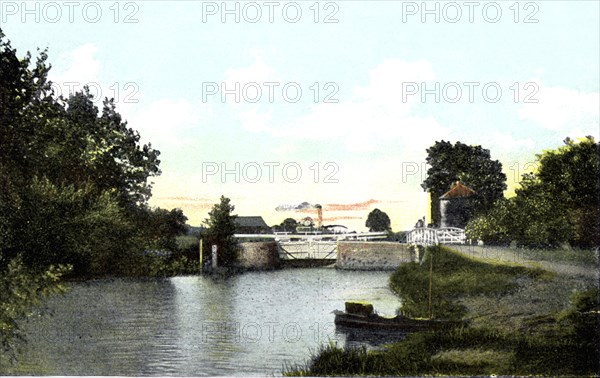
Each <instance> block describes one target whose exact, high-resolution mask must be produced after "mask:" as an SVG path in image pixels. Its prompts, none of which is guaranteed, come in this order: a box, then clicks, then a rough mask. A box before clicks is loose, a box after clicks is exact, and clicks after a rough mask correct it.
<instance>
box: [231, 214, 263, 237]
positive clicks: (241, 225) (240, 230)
mask: <svg viewBox="0 0 600 378" xmlns="http://www.w3.org/2000/svg"><path fill="white" fill-rule="evenodd" d="M235 224H236V230H235V233H236V234H269V233H271V227H269V226H268V225H267V224H266V223H265V220H264V219H263V218H262V217H260V216H249V217H241V216H238V217H237V218H236V219H235Z"/></svg>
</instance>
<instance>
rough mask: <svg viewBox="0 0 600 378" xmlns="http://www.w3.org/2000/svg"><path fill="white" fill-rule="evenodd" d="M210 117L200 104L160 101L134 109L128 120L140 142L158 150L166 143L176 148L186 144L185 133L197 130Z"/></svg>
mask: <svg viewBox="0 0 600 378" xmlns="http://www.w3.org/2000/svg"><path fill="white" fill-rule="evenodd" d="M210 116H211V109H210V108H209V107H207V105H206V104H204V103H197V104H194V103H191V102H189V101H187V100H182V99H179V100H171V99H161V100H158V101H155V102H153V103H151V104H150V105H149V106H148V107H144V108H139V109H137V111H136V113H135V114H133V116H131V117H130V119H129V121H130V124H131V125H134V126H133V127H134V128H135V129H136V130H138V131H139V132H140V135H141V136H142V139H143V140H145V141H151V142H153V144H154V145H155V146H159V147H160V146H165V145H167V144H168V145H171V146H179V145H182V144H185V143H186V140H187V139H186V138H185V132H186V131H188V130H190V129H192V128H194V127H199V124H200V123H201V122H203V121H206V119H208V118H209V117H210ZM159 149H160V148H159Z"/></svg>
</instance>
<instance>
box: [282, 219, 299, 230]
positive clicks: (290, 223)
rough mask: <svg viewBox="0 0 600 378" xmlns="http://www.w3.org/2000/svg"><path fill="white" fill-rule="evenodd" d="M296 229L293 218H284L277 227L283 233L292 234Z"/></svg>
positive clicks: (295, 222) (296, 223)
mask: <svg viewBox="0 0 600 378" xmlns="http://www.w3.org/2000/svg"><path fill="white" fill-rule="evenodd" d="M296 227H298V222H297V221H296V220H295V219H293V218H285V219H284V220H283V222H281V224H280V225H279V229H280V230H281V231H283V232H294V231H296Z"/></svg>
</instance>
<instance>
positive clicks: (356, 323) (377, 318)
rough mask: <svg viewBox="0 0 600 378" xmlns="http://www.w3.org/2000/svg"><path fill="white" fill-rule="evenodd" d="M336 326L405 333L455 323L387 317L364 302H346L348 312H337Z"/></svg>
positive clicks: (400, 316)
mask: <svg viewBox="0 0 600 378" xmlns="http://www.w3.org/2000/svg"><path fill="white" fill-rule="evenodd" d="M333 313H334V314H335V324H336V325H341V326H346V327H357V328H370V329H395V330H404V331H407V332H408V331H421V330H429V329H434V328H438V327H442V326H446V325H449V324H450V323H453V322H451V321H448V320H440V319H414V318H409V317H406V316H402V315H397V316H395V317H385V316H381V315H378V314H376V313H375V312H374V311H373V306H372V305H371V304H369V303H364V302H346V311H339V310H335V311H334V312H333Z"/></svg>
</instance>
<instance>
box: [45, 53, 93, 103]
mask: <svg viewBox="0 0 600 378" xmlns="http://www.w3.org/2000/svg"><path fill="white" fill-rule="evenodd" d="M97 51H98V47H97V46H96V45H95V44H93V43H88V44H85V45H82V46H79V47H77V48H76V49H74V50H72V51H71V52H69V53H66V54H65V55H63V56H62V57H61V58H60V61H61V63H60V64H58V65H57V66H58V67H66V68H65V69H63V70H58V71H57V72H56V74H55V75H54V74H51V79H52V81H53V82H55V83H56V84H58V85H59V86H60V87H61V89H62V94H63V96H64V97H68V96H69V87H68V86H67V85H66V83H77V85H73V84H71V86H72V87H73V89H74V90H76V91H79V90H82V89H83V86H84V85H90V87H94V84H96V85H99V83H98V81H99V79H98V74H99V72H100V66H101V64H100V61H99V60H98V59H96V57H95V56H94V55H95V54H96V52H97ZM90 90H91V91H92V93H94V92H93V91H94V88H90Z"/></svg>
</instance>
